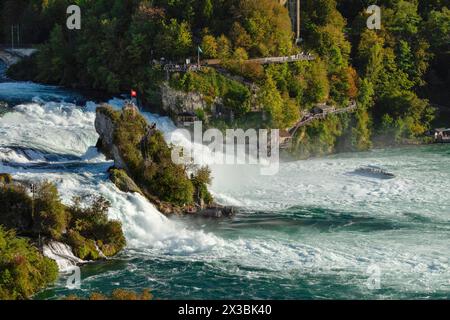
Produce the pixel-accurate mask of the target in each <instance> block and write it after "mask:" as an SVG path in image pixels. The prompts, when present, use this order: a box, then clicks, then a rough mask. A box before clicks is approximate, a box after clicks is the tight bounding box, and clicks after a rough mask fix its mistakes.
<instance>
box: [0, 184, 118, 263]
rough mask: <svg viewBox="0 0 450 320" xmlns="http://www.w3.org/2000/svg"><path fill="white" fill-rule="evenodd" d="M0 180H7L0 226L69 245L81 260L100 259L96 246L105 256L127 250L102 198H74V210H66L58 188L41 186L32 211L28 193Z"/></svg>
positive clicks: (0, 189) (0, 194)
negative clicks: (109, 217)
mask: <svg viewBox="0 0 450 320" xmlns="http://www.w3.org/2000/svg"><path fill="white" fill-rule="evenodd" d="M0 176H1V177H5V178H4V180H6V182H2V183H0V225H3V226H5V227H6V228H8V229H15V230H17V232H19V233H20V234H24V235H29V236H31V237H33V238H37V237H38V236H42V237H43V238H44V239H52V240H58V241H62V242H68V243H69V244H70V245H73V246H74V251H75V254H76V255H77V256H78V257H80V258H82V259H84V258H88V259H93V260H95V259H99V258H101V257H100V255H99V252H98V250H97V249H96V245H97V246H98V248H100V249H101V250H102V252H103V253H104V254H105V255H106V256H113V255H115V254H117V253H118V252H119V251H120V250H122V249H123V248H124V247H125V245H126V241H125V237H124V234H123V231H122V226H121V224H120V222H118V221H114V220H109V219H108V211H109V208H110V203H109V202H108V201H107V200H106V199H104V198H103V197H94V196H89V197H87V196H86V197H81V198H75V199H74V201H73V204H72V205H71V206H66V205H64V204H62V203H61V200H60V197H59V194H58V191H57V189H56V186H55V185H54V184H52V183H50V182H42V183H40V184H38V185H37V188H36V189H37V191H36V194H35V199H34V210H33V206H32V202H33V201H32V198H31V197H30V195H29V194H28V192H27V190H26V189H25V188H24V187H23V186H22V185H21V184H19V183H16V182H14V181H12V180H10V177H9V176H8V175H0ZM32 212H34V215H32Z"/></svg>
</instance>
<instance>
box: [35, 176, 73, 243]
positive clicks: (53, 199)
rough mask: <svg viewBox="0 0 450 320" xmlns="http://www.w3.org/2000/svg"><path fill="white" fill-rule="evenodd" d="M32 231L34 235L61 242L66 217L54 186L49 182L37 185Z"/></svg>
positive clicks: (65, 226)
mask: <svg viewBox="0 0 450 320" xmlns="http://www.w3.org/2000/svg"><path fill="white" fill-rule="evenodd" d="M34 214H35V215H34V217H33V231H34V233H36V234H42V235H43V236H47V237H50V238H52V239H55V240H61V237H62V235H63V233H64V232H65V231H66V228H67V223H68V221H67V220H68V217H67V214H66V208H65V206H64V205H63V204H62V203H61V199H60V198H59V194H58V190H57V189H56V186H55V185H54V184H52V183H50V182H43V183H41V184H39V186H38V188H37V193H36V200H35V212H34Z"/></svg>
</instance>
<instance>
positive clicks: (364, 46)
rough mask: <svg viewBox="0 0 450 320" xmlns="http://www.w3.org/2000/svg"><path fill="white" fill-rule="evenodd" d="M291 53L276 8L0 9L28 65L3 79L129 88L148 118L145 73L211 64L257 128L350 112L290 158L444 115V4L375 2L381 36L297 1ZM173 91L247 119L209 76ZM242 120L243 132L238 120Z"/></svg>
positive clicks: (48, 2)
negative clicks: (291, 59) (330, 109)
mask: <svg viewBox="0 0 450 320" xmlns="http://www.w3.org/2000/svg"><path fill="white" fill-rule="evenodd" d="M73 3H76V4H78V5H79V6H80V7H81V12H82V28H81V30H68V29H67V28H66V18H67V14H66V9H67V7H68V5H69V4H73ZM301 4H302V7H301V37H302V42H301V43H300V44H299V45H298V46H297V45H295V44H294V35H293V32H292V31H291V30H292V28H291V21H290V19H289V14H288V10H287V9H286V8H284V7H282V6H281V5H280V4H279V2H278V1H276V0H215V1H213V0H147V1H142V0H98V1H89V0H77V1H66V0H1V1H0V5H1V6H2V17H1V19H2V21H1V24H0V25H1V27H2V36H3V38H2V40H1V41H0V42H2V43H5V44H7V43H9V42H10V38H11V27H10V26H11V25H20V28H21V30H22V32H21V41H22V42H23V43H26V44H35V45H38V48H39V52H38V54H37V55H36V56H35V57H34V58H33V59H31V60H29V61H24V62H23V63H22V64H20V65H18V66H16V67H15V68H13V69H12V70H11V72H10V74H11V75H13V76H15V77H17V78H26V79H33V80H36V81H40V82H45V83H56V84H61V85H66V86H73V87H87V88H94V89H98V90H104V91H106V92H109V93H113V94H116V93H121V92H128V91H129V89H130V88H136V89H137V90H138V91H139V92H140V93H141V94H142V98H143V100H144V101H145V102H146V104H147V105H151V106H157V105H158V104H159V100H160V94H159V91H160V90H159V86H160V84H161V82H162V81H163V80H164V79H165V74H164V72H163V71H162V70H161V66H160V65H158V64H155V63H153V62H152V61H161V58H164V59H165V61H184V60H185V59H186V58H191V59H192V60H196V56H197V50H198V48H199V47H200V48H201V51H202V54H201V58H202V59H206V58H216V59H221V61H222V67H223V68H225V69H226V70H227V71H228V72H230V73H231V74H236V75H240V76H242V77H244V78H245V79H247V80H249V81H252V82H254V83H256V84H257V85H258V86H259V87H260V91H259V94H258V101H257V102H258V103H259V104H260V105H262V106H263V108H264V111H265V112H266V113H267V114H268V115H269V117H268V120H267V121H266V122H262V123H259V125H261V126H271V127H277V128H289V127H290V126H292V125H293V124H294V123H295V122H296V121H298V119H299V118H300V116H301V112H303V111H305V110H309V109H311V108H312V107H313V106H314V105H315V104H316V103H324V102H326V103H328V104H332V105H336V106H337V107H344V106H346V105H347V104H348V103H349V101H350V100H352V99H355V100H356V101H357V102H358V111H357V112H356V113H355V114H352V115H340V116H333V117H330V118H328V119H327V120H325V121H320V122H315V123H314V124H312V125H311V126H309V127H307V128H306V129H302V130H299V132H298V133H297V136H296V137H295V139H294V146H293V150H292V151H293V152H294V153H296V154H297V155H299V156H311V155H318V154H324V153H329V152H333V151H336V150H339V151H340V150H365V149H368V148H370V147H371V146H373V145H374V144H375V145H379V144H398V143H405V142H408V143H410V142H416V141H417V140H418V139H421V137H422V136H423V134H424V132H426V131H427V130H428V129H430V128H431V126H432V125H434V123H433V121H435V123H439V124H440V123H441V122H443V123H445V121H443V120H448V119H445V118H444V115H445V114H444V113H441V114H439V112H437V109H436V108H434V107H433V106H434V105H444V106H448V101H449V91H450V90H448V89H449V88H450V75H449V69H450V11H449V1H448V0H426V1H425V0H423V1H422V0H409V1H407V0H378V1H376V0H374V1H371V2H370V4H377V5H379V6H381V8H382V28H381V30H369V29H368V28H367V26H366V20H367V18H368V16H369V15H368V14H367V13H366V12H365V11H366V8H367V7H368V5H369V3H368V2H366V1H360V0H303V1H302V2H301ZM299 52H311V53H312V54H314V56H315V57H316V59H315V60H313V61H301V62H296V63H290V64H273V65H269V66H261V65H258V64H252V63H246V62H245V61H246V60H247V59H249V58H252V57H266V56H280V55H288V54H295V53H299ZM170 80H171V81H170V83H171V85H172V86H174V87H177V88H180V89H182V90H185V91H198V92H201V93H202V94H203V95H204V96H205V97H206V98H208V99H210V100H211V101H213V100H214V99H215V98H216V97H220V98H222V99H223V101H224V104H225V107H227V108H229V109H233V111H234V112H235V114H236V115H237V118H236V120H235V121H236V122H235V123H234V125H237V124H239V123H242V122H246V121H249V123H253V122H251V119H250V117H249V115H250V109H251V103H254V101H253V100H252V94H251V92H250V90H249V89H248V88H247V87H246V86H244V85H242V84H241V83H239V82H236V81H230V80H229V79H227V78H226V77H224V76H223V75H222V74H219V73H218V72H217V71H216V70H215V69H212V68H211V69H209V68H208V69H205V70H204V71H202V72H197V73H194V72H189V73H185V74H173V75H172V77H171V79H170ZM249 119H250V120H249Z"/></svg>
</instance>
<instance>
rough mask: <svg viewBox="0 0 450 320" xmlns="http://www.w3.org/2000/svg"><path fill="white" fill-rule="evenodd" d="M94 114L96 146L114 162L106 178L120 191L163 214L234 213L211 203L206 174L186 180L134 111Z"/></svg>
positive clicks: (109, 109)
mask: <svg viewBox="0 0 450 320" xmlns="http://www.w3.org/2000/svg"><path fill="white" fill-rule="evenodd" d="M96 114H97V119H96V121H95V128H96V130H97V132H98V134H99V135H100V138H99V141H98V144H97V146H98V148H99V150H100V151H102V152H103V153H104V154H105V155H106V156H107V157H109V158H110V159H113V160H114V162H115V165H114V167H113V168H110V170H109V173H110V179H111V181H112V182H113V183H114V184H115V185H116V186H117V187H118V188H119V189H120V190H122V191H124V192H136V193H140V194H142V195H144V196H145V197H146V198H147V199H148V200H149V201H150V202H152V203H153V204H154V205H155V207H156V208H158V210H159V211H160V212H162V213H163V214H166V215H169V214H195V215H196V216H205V217H224V216H230V215H231V214H232V213H233V210H232V209H230V208H224V207H221V206H219V205H217V204H215V203H214V202H213V198H212V196H211V194H210V193H209V192H208V189H207V184H208V183H210V182H208V180H209V178H208V177H207V176H208V175H209V174H210V173H208V172H207V171H203V172H201V170H200V169H199V170H198V171H197V172H195V173H193V174H192V175H190V174H188V172H187V170H186V167H185V166H182V165H180V164H175V163H173V161H172V159H171V148H170V146H169V145H168V144H167V142H166V141H165V140H164V136H163V134H162V133H161V132H160V131H159V130H157V128H156V124H149V123H148V122H147V120H146V119H145V118H144V117H143V116H142V115H141V114H139V111H138V110H137V108H136V107H134V106H133V105H131V104H127V105H125V107H124V108H123V110H121V111H118V110H114V109H113V108H112V107H110V106H101V107H99V108H97V112H96ZM199 172H200V173H202V174H199ZM74 248H76V247H74ZM102 250H103V249H102ZM75 252H77V251H75ZM77 255H78V254H77ZM80 257H82V256H80Z"/></svg>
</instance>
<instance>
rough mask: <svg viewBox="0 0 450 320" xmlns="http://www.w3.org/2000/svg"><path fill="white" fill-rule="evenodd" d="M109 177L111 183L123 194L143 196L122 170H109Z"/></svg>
mask: <svg viewBox="0 0 450 320" xmlns="http://www.w3.org/2000/svg"><path fill="white" fill-rule="evenodd" d="M109 177H110V179H111V181H112V182H113V183H114V184H115V185H116V186H117V188H119V190H121V191H123V192H131V193H140V194H142V195H143V194H144V193H143V192H142V190H141V189H140V188H139V187H138V186H137V184H136V183H135V182H134V181H133V179H131V178H130V177H129V176H128V174H127V173H126V172H125V171H124V170H122V169H116V168H111V169H109Z"/></svg>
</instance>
